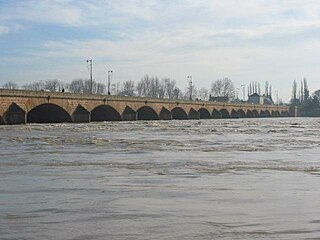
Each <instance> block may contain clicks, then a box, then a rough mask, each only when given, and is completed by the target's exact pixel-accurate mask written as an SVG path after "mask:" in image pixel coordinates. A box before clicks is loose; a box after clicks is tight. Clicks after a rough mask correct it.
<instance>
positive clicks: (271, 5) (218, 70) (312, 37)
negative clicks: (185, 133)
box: [0, 0, 320, 97]
mask: <svg viewBox="0 0 320 240" xmlns="http://www.w3.org/2000/svg"><path fill="white" fill-rule="evenodd" d="M30 22H31V23H36V24H44V25H48V24H49V25H58V26H68V27H71V28H72V27H76V28H77V29H78V30H83V32H82V35H83V33H86V31H87V30H88V29H89V27H90V28H93V29H94V31H96V32H99V33H101V32H103V33H104V34H101V35H99V34H98V35H95V34H92V37H88V36H86V38H78V37H77V36H74V37H72V38H67V37H64V36H62V37H60V38H59V39H56V40H51V41H45V42H43V44H42V49H41V50H40V51H39V50H32V51H31V50H28V51H27V50H25V54H27V55H31V56H32V57H33V58H32V59H38V60H39V59H42V61H47V62H50V61H54V62H55V67H56V69H59V70H61V71H60V72H58V71H57V74H60V73H62V72H63V71H64V73H62V74H65V75H64V76H65V77H64V78H66V79H67V78H69V79H72V78H73V76H72V74H73V75H75V72H76V71H75V69H77V68H82V67H83V66H82V62H84V61H85V60H86V59H87V58H92V59H94V63H95V74H96V76H97V78H99V79H104V77H105V69H106V65H108V66H110V67H112V68H114V69H116V70H117V71H115V73H116V74H117V77H118V79H119V80H127V79H130V78H131V79H133V80H137V79H139V78H140V77H141V76H142V75H143V74H146V73H149V74H154V75H159V76H169V77H174V78H176V80H177V81H178V82H180V84H181V85H184V84H185V76H186V75H188V74H193V75H194V78H195V80H197V81H198V82H197V84H198V85H199V86H207V87H208V86H209V85H210V83H208V82H210V81H211V80H214V79H216V78H217V77H223V76H229V77H231V78H233V80H234V81H235V82H236V84H242V83H243V82H249V81H253V80H257V81H265V80H269V81H271V82H272V81H275V82H276V84H277V87H278V88H279V89H281V88H283V89H284V85H286V87H289V88H290V86H291V82H292V80H293V79H294V78H296V77H300V76H303V75H304V74H307V73H308V72H309V73H311V75H310V77H311V78H312V77H316V76H317V74H320V72H319V71H318V70H317V69H316V68H315V66H316V65H317V64H316V62H317V60H316V59H317V58H319V55H320V52H318V51H317V50H316V49H317V48H316V47H315V46H318V40H317V35H319V33H320V32H319V29H320V4H319V3H318V0H304V1H301V0H281V1H279V0H259V1H257V0H243V1H239V0H225V1H221V0H196V1H195V0H172V1H164V0H119V1H110V0H105V1H102V0H90V1H89V0H86V1H84V0H77V1H72V0H50V1H49V0H43V1H37V0H29V1H20V2H18V4H14V5H12V6H11V8H6V9H2V10H0V24H1V25H3V26H2V27H1V25H0V34H1V33H8V32H9V28H7V27H5V26H10V28H11V26H13V25H14V24H16V25H18V24H21V25H28V24H29V23H30ZM49 27H50V26H49ZM30 31H32V26H30ZM102 36H103V37H102ZM311 43H312V44H311ZM60 59H63V61H64V64H66V63H67V64H69V65H70V68H68V67H66V65H64V66H62V64H61V66H60V67H59V60H60ZM35 61H36V60H35ZM68 69H69V70H68ZM51 71H52V70H51ZM44 72H45V70H44ZM46 73H47V74H48V75H49V74H52V72H49V71H46ZM84 73H85V72H82V71H80V72H79V74H84ZM31 75H32V74H31ZM43 76H45V74H43ZM50 76H51V75H50ZM281 79H283V80H284V81H285V82H283V83H281ZM287 95H289V93H288V94H287ZM286 97H288V96H286Z"/></svg>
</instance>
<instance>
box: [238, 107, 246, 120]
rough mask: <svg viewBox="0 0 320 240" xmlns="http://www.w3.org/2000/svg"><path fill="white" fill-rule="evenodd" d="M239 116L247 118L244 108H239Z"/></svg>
mask: <svg viewBox="0 0 320 240" xmlns="http://www.w3.org/2000/svg"><path fill="white" fill-rule="evenodd" d="M238 116H239V117H240V118H246V113H245V112H244V111H243V110H242V109H239V110H238Z"/></svg>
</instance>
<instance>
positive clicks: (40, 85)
mask: <svg viewBox="0 0 320 240" xmlns="http://www.w3.org/2000/svg"><path fill="white" fill-rule="evenodd" d="M22 89H25V90H32V91H41V90H44V89H45V84H44V82H43V81H37V82H33V83H29V84H25V85H23V86H22Z"/></svg>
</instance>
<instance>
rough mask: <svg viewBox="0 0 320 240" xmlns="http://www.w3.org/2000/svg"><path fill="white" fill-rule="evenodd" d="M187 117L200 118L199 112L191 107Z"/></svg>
mask: <svg viewBox="0 0 320 240" xmlns="http://www.w3.org/2000/svg"><path fill="white" fill-rule="evenodd" d="M189 119H195V120H198V119H200V113H199V112H198V111H196V110H194V109H193V108H191V110H190V112H189Z"/></svg>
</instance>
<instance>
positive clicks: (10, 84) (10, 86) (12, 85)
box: [2, 82, 19, 89]
mask: <svg viewBox="0 0 320 240" xmlns="http://www.w3.org/2000/svg"><path fill="white" fill-rule="evenodd" d="M2 87H3V88H5V89H19V86H18V84H16V83H14V82H7V83H5V84H3V85H2Z"/></svg>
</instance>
